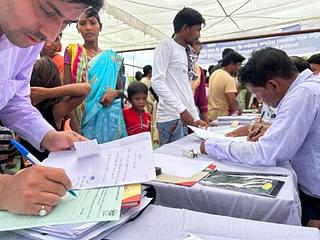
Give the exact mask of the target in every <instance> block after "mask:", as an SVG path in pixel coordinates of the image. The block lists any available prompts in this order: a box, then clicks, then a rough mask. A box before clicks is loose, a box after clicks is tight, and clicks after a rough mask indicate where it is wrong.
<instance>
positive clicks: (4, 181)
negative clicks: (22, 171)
mask: <svg viewBox="0 0 320 240" xmlns="http://www.w3.org/2000/svg"><path fill="white" fill-rule="evenodd" d="M12 177H13V176H12V175H7V174H0V210H8V208H7V206H6V204H5V202H6V199H7V196H6V190H5V189H6V186H8V181H9V180H10V178H12Z"/></svg>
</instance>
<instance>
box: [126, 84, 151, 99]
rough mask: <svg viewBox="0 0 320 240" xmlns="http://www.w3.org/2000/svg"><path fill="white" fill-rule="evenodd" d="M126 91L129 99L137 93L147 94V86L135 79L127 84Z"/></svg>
mask: <svg viewBox="0 0 320 240" xmlns="http://www.w3.org/2000/svg"><path fill="white" fill-rule="evenodd" d="M127 92H128V99H129V101H130V100H131V99H132V97H133V96H134V95H136V94H138V93H144V94H146V95H148V87H147V85H145V84H144V83H142V82H137V81H135V82H132V83H130V85H129V86H128V89H127Z"/></svg>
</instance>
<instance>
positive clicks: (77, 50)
mask: <svg viewBox="0 0 320 240" xmlns="http://www.w3.org/2000/svg"><path fill="white" fill-rule="evenodd" d="M77 29H78V31H79V33H80V34H81V36H82V38H83V40H84V43H83V44H82V45H81V44H70V45H69V46H68V47H67V49H66V52H65V71H64V83H65V84H69V83H83V82H87V83H89V84H90V86H91V88H92V91H91V92H90V94H89V95H88V97H87V99H86V101H85V102H83V103H82V104H81V107H78V108H77V109H76V111H75V112H73V113H72V114H71V115H70V118H71V120H72V121H71V126H72V129H73V130H75V131H78V132H81V134H83V135H84V136H85V137H87V138H89V139H97V141H98V142H99V143H105V142H109V141H112V140H116V139H119V138H121V137H125V136H127V132H126V128H125V123H124V120H123V114H122V107H121V98H122V97H123V96H124V95H123V92H122V91H121V86H122V84H121V78H120V76H121V74H120V73H121V69H122V65H123V57H121V56H120V55H119V54H117V53H116V52H114V51H112V50H104V51H102V50H101V49H100V48H99V46H98V38H99V33H100V31H101V29H102V24H101V21H100V17H99V14H98V12H97V11H96V10H95V9H93V8H88V9H87V10H86V11H85V12H84V14H83V15H82V16H81V17H80V19H79V21H78V24H77Z"/></svg>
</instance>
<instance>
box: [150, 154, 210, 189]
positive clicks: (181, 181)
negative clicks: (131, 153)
mask: <svg viewBox="0 0 320 240" xmlns="http://www.w3.org/2000/svg"><path fill="white" fill-rule="evenodd" d="M154 159H155V164H156V166H157V167H161V171H162V173H161V174H160V175H159V176H157V181H159V182H166V183H174V184H177V185H182V186H187V187H191V186H193V185H194V184H196V183H197V182H198V181H199V180H201V179H202V178H203V177H205V176H206V175H207V174H208V172H203V170H204V169H206V168H207V167H208V166H209V165H211V164H212V162H211V161H199V160H192V159H185V158H182V157H176V156H171V155H166V154H161V153H155V154H154Z"/></svg>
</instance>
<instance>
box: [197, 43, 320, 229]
mask: <svg viewBox="0 0 320 240" xmlns="http://www.w3.org/2000/svg"><path fill="white" fill-rule="evenodd" d="M239 79H240V81H241V83H242V84H244V85H245V86H246V87H247V88H248V89H249V91H250V92H251V93H254V94H256V96H257V97H258V98H259V99H261V100H262V101H263V102H265V103H266V104H268V105H270V106H272V107H277V108H278V111H277V116H276V118H275V119H274V121H273V123H272V125H271V126H270V128H269V129H268V130H267V131H266V133H265V135H264V136H263V137H261V138H260V139H259V140H258V141H257V142H234V141H233V140H232V139H230V140H229V139H214V138H209V139H207V140H206V141H205V142H203V143H202V144H201V146H200V148H201V152H202V153H208V154H209V155H210V156H211V157H212V158H214V159H217V160H223V161H231V162H236V163H244V164H249V165H260V166H275V165H276V164H277V163H279V162H282V161H291V163H292V166H293V168H294V169H295V171H296V173H297V176H298V184H299V188H300V190H301V191H300V193H301V194H300V197H301V202H302V211H303V216H302V223H303V225H307V223H308V221H309V220H310V219H318V220H320V187H319V184H320V174H319V172H320V145H319V143H320V125H319V122H320V81H319V79H317V78H315V77H314V76H313V74H312V72H311V71H310V70H308V69H307V70H305V71H303V72H302V73H300V74H299V72H298V70H297V68H296V67H295V65H294V63H293V62H292V61H291V60H290V58H289V57H288V56H287V55H286V53H285V52H283V51H281V50H278V49H274V48H264V49H261V50H259V51H257V52H255V53H253V55H252V57H251V59H250V60H249V61H248V63H247V64H246V65H245V67H243V69H241V71H240V75H239ZM318 224H319V222H318ZM318 226H320V225H318Z"/></svg>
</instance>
